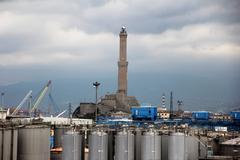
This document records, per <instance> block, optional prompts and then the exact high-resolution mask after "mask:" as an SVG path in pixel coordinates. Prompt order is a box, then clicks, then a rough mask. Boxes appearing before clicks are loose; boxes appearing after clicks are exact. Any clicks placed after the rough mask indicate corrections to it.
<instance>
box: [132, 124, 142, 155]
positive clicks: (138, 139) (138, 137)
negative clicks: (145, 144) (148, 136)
mask: <svg viewBox="0 0 240 160" xmlns="http://www.w3.org/2000/svg"><path fill="white" fill-rule="evenodd" d="M141 138H142V131H141V129H139V128H137V129H136V130H135V141H134V151H135V152H134V160H141Z"/></svg>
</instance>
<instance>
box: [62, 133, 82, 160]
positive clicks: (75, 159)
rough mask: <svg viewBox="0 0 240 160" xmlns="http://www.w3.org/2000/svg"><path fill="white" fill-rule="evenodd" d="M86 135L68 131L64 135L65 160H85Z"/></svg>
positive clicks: (63, 155) (63, 153) (63, 154)
mask: <svg viewBox="0 0 240 160" xmlns="http://www.w3.org/2000/svg"><path fill="white" fill-rule="evenodd" d="M83 141H84V135H82V134H80V133H79V132H74V131H68V132H66V133H65V134H64V135H63V142H62V143H63V152H62V157H63V160H83V154H84V153H83V148H84V146H83V144H84V143H83Z"/></svg>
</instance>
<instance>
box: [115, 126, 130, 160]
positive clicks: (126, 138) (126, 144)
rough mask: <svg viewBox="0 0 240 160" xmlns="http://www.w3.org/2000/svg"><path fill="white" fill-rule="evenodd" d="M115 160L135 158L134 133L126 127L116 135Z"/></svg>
mask: <svg viewBox="0 0 240 160" xmlns="http://www.w3.org/2000/svg"><path fill="white" fill-rule="evenodd" d="M115 160H134V134H133V133H132V132H130V131H127V130H126V128H124V129H123V131H121V132H118V133H117V135H116V138H115Z"/></svg>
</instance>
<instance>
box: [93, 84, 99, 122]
mask: <svg viewBox="0 0 240 160" xmlns="http://www.w3.org/2000/svg"><path fill="white" fill-rule="evenodd" d="M99 85H100V83H99V82H97V81H96V82H94V83H93V86H94V87H95V89H96V97H95V105H96V112H95V121H96V122H97V111H98V107H97V99H98V95H97V91H98V86H99Z"/></svg>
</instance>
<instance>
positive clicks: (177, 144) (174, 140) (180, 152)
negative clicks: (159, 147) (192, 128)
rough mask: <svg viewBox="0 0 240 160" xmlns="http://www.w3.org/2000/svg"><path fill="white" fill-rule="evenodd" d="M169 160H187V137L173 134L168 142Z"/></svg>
mask: <svg viewBox="0 0 240 160" xmlns="http://www.w3.org/2000/svg"><path fill="white" fill-rule="evenodd" d="M168 160H185V135H184V134H183V133H172V134H171V135H170V136H169V141H168Z"/></svg>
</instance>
